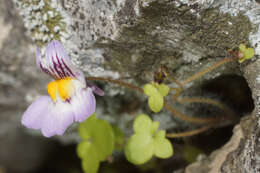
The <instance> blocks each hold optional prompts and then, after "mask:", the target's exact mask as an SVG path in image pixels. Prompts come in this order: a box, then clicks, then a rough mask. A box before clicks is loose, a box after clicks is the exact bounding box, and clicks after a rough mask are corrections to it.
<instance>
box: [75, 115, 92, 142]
mask: <svg viewBox="0 0 260 173" xmlns="http://www.w3.org/2000/svg"><path fill="white" fill-rule="evenodd" d="M95 122H96V113H93V114H92V115H91V116H90V117H89V118H88V119H87V120H85V121H84V122H82V123H80V124H79V127H78V132H79V136H80V137H81V138H82V139H84V140H88V139H89V138H90V137H91V135H92V134H91V132H92V130H91V129H94V128H95Z"/></svg>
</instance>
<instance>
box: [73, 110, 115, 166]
mask: <svg viewBox="0 0 260 173" xmlns="http://www.w3.org/2000/svg"><path fill="white" fill-rule="evenodd" d="M78 131H79V134H80V137H81V138H82V139H83V140H85V141H89V142H90V143H91V144H92V145H94V146H95V147H96V148H97V149H98V150H97V154H98V157H99V160H100V161H103V160H106V158H107V157H108V156H109V155H111V154H112V151H113V149H114V145H115V137H114V132H113V129H112V127H111V126H110V124H109V123H107V122H106V121H105V120H101V119H97V118H96V116H94V115H92V116H91V117H89V118H88V119H87V120H86V121H84V122H83V123H81V124H80V125H79V128H78Z"/></svg>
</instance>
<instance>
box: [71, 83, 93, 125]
mask: <svg viewBox="0 0 260 173" xmlns="http://www.w3.org/2000/svg"><path fill="white" fill-rule="evenodd" d="M71 104H72V107H73V111H74V120H75V121H76V122H82V121H84V120H86V119H87V118H88V117H89V116H90V115H92V114H93V113H94V112H95V109H96V99H95V96H94V94H93V92H92V89H91V88H87V89H82V90H81V92H80V93H77V95H76V96H75V98H73V99H72V103H71Z"/></svg>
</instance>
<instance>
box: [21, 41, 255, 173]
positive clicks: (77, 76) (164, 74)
mask: <svg viewBox="0 0 260 173" xmlns="http://www.w3.org/2000/svg"><path fill="white" fill-rule="evenodd" d="M253 55H254V50H253V49H252V48H246V47H245V45H243V44H241V45H240V46H239V49H234V50H231V51H230V56H229V57H227V58H224V59H222V60H220V61H218V62H217V63H215V64H213V65H212V66H210V67H208V68H206V69H204V70H202V71H199V72H198V73H196V74H194V75H192V76H190V77H188V78H187V79H185V80H184V81H178V80H177V79H175V78H174V76H173V75H172V74H171V73H170V72H169V70H168V69H167V67H165V66H162V67H161V68H160V69H159V70H158V72H156V73H155V77H154V81H151V82H149V83H148V84H146V85H144V87H143V88H140V87H138V86H135V85H132V84H130V83H126V82H124V81H121V80H114V79H109V78H101V77H86V78H85V76H84V75H83V73H82V72H81V71H80V70H79V69H77V68H76V67H75V66H74V65H73V64H72V63H71V62H70V60H69V57H68V56H67V54H66V53H65V51H64V49H63V47H62V45H61V44H60V43H59V42H58V41H52V42H51V43H49V45H48V46H47V49H46V53H45V58H42V57H41V54H40V51H39V50H38V49H37V53H36V61H37V66H38V67H39V68H40V69H41V70H42V71H43V72H45V73H47V74H48V75H50V76H51V77H52V78H53V79H54V81H52V82H50V83H49V84H48V89H47V90H48V93H49V96H41V97H40V98H38V99H37V100H36V101H35V102H34V103H32V105H31V106H29V108H28V109H27V110H26V111H25V113H24V114H23V117H22V124H23V125H24V126H26V127H28V128H32V129H36V130H41V131H42V134H43V135H44V136H46V137H51V136H54V135H62V134H63V133H64V132H65V131H66V129H67V128H68V127H69V126H70V125H71V124H72V123H73V122H82V123H81V124H80V125H79V129H78V131H79V135H80V137H81V139H82V141H81V142H80V143H79V144H78V147H77V153H78V156H79V157H80V158H81V159H82V167H83V170H84V171H85V172H87V173H96V172H97V171H98V168H99V164H100V162H102V161H105V160H109V159H111V157H112V156H111V155H112V154H113V151H114V150H115V149H116V147H115V146H122V145H123V144H124V135H123V133H122V132H121V131H120V129H119V128H117V127H114V128H113V127H112V126H111V125H110V124H109V123H108V122H106V121H105V120H102V119H98V118H96V115H95V107H96V101H95V97H94V94H93V93H96V94H98V95H101V96H102V95H104V93H103V91H102V90H101V89H99V88H98V87H96V86H91V85H89V84H88V83H87V82H86V81H89V80H96V81H103V82H108V83H114V84H117V85H120V86H123V87H126V88H129V89H132V90H134V91H137V92H139V93H142V94H145V95H146V96H148V105H149V108H150V109H151V110H152V111H153V112H155V113H157V112H159V111H161V110H162V109H163V108H166V109H167V110H168V111H170V112H171V113H172V116H174V117H176V118H178V119H180V120H183V121H184V122H187V123H193V124H198V125H199V128H197V129H194V130H191V131H187V132H181V133H167V132H166V131H165V130H158V127H159V122H156V121H154V122H153V121H152V120H151V118H150V117H149V116H148V115H145V114H141V115H138V116H136V118H135V120H134V123H133V131H134V134H133V135H132V136H131V137H130V138H129V139H128V141H127V142H126V145H125V146H124V151H125V155H126V158H127V160H128V161H129V162H131V163H133V164H136V165H140V164H144V163H146V162H148V161H149V160H150V159H151V158H152V156H156V157H159V158H169V157H171V156H172V155H173V147H172V144H171V142H170V141H169V140H168V139H167V138H180V137H187V136H192V135H196V134H199V133H202V132H204V131H206V130H208V129H210V128H214V127H216V126H218V125H219V124H220V123H221V122H222V121H226V120H228V121H231V122H234V121H236V120H237V118H236V116H235V113H234V112H233V111H232V109H230V108H229V107H227V106H226V105H224V104H223V103H221V102H219V101H217V100H214V99H209V98H203V97H186V98H185V97H179V96H180V95H181V94H182V92H183V91H184V90H185V89H186V84H188V83H190V82H192V81H194V80H196V79H198V78H200V77H201V76H203V75H204V74H206V73H209V72H211V71H213V70H215V69H217V68H218V67H219V66H221V65H224V64H226V63H228V62H232V61H237V60H238V61H239V62H240V63H242V62H243V61H245V60H246V59H250V58H252V57H253ZM167 80H168V81H170V82H171V83H175V84H176V86H177V87H175V88H172V87H169V86H168V85H167V84H166V81H167ZM166 98H167V99H166ZM169 100H170V101H171V102H169ZM172 102H177V103H180V104H187V103H203V104H209V105H212V106H215V107H217V108H219V109H220V110H222V111H223V112H224V113H225V116H223V115H219V116H215V117H207V118H200V117H196V116H189V115H186V114H184V113H182V112H180V111H178V110H176V109H175V108H174V107H173V106H171V103H172ZM120 149H122V147H119V150H120Z"/></svg>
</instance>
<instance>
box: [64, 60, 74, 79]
mask: <svg viewBox="0 0 260 173" xmlns="http://www.w3.org/2000/svg"><path fill="white" fill-rule="evenodd" d="M61 61H62V64H63V65H64V67H65V68H66V70H67V71H68V72H69V74H70V75H71V76H73V77H76V76H75V75H74V74H73V73H72V70H71V69H70V68H69V67H68V66H67V65H66V63H65V62H64V60H63V59H61Z"/></svg>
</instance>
